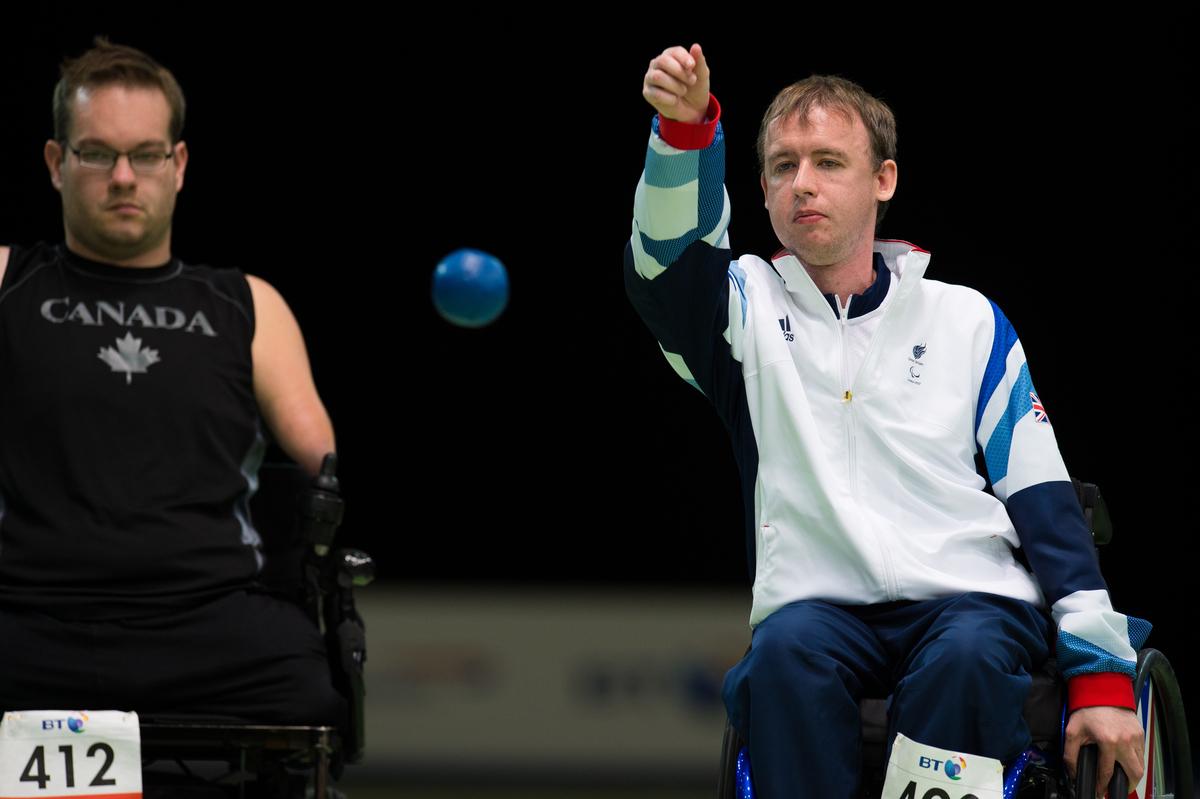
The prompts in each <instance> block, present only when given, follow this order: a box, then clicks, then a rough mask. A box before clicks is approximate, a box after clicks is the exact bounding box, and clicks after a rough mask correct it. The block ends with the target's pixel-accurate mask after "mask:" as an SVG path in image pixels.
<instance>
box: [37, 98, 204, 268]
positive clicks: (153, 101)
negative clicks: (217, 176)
mask: <svg viewBox="0 0 1200 799" xmlns="http://www.w3.org/2000/svg"><path fill="white" fill-rule="evenodd" d="M74 99H75V103H74V110H73V115H72V120H71V127H70V139H69V140H68V142H67V144H69V145H70V147H73V148H75V149H76V150H88V149H92V150H97V149H98V150H110V151H117V152H124V153H130V152H138V153H140V152H158V153H168V152H173V156H172V157H171V158H170V159H166V160H165V161H164V162H163V164H162V166H161V167H160V168H159V169H157V170H156V171H153V172H150V173H144V172H135V171H134V169H133V165H132V164H131V163H130V160H129V158H127V157H120V158H118V159H117V163H116V164H115V165H114V166H113V167H112V168H111V169H96V168H93V167H88V166H84V165H83V164H82V163H80V160H79V157H78V156H76V155H75V153H74V152H71V151H70V150H67V149H64V148H63V146H62V145H60V144H59V143H58V142H55V141H49V142H46V148H45V157H46V165H47V166H48V167H49V169H50V179H51V182H52V183H53V184H54V186H55V188H57V189H58V190H59V192H60V193H61V194H62V201H63V224H64V226H65V228H66V235H67V244H68V245H70V246H71V247H72V249H74V250H76V251H78V252H79V253H80V254H82V255H85V256H89V257H92V258H96V259H98V260H102V261H114V262H125V263H133V264H137V265H144V266H146V265H152V264H155V263H164V262H166V260H167V259H168V258H169V257H170V254H171V215H172V214H173V213H174V211H175V194H176V193H177V192H178V191H179V190H180V189H181V188H182V187H183V173H184V170H185V168H186V167H187V148H186V146H185V145H184V144H183V143H182V142H179V143H178V144H175V145H174V146H172V143H171V141H170V138H169V124H170V118H171V109H170V106H169V105H168V103H167V98H166V97H165V96H164V95H163V93H162V92H161V91H159V90H158V89H152V88H141V87H126V86H120V85H110V86H101V87H99V88H95V89H86V88H84V89H79V90H78V91H77V92H76V94H75V98H74Z"/></svg>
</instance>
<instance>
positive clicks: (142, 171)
mask: <svg viewBox="0 0 1200 799" xmlns="http://www.w3.org/2000/svg"><path fill="white" fill-rule="evenodd" d="M63 144H65V145H66V147H67V149H68V150H70V151H71V152H73V153H75V157H76V158H78V159H79V164H80V166H84V167H87V168H88V169H101V170H104V171H108V170H110V169H112V168H113V167H115V166H116V165H117V161H118V160H119V159H120V158H121V156H125V157H126V158H128V159H129V166H130V168H131V169H133V171H134V172H136V173H138V174H139V175H152V174H154V173H155V172H158V171H159V170H161V169H162V168H163V165H164V164H166V163H167V161H170V160H171V159H172V158H174V157H175V150H174V149H171V150H168V151H167V152H165V153H164V152H163V151H161V150H127V151H121V150H110V149H109V148H107V147H95V146H92V145H88V146H87V147H83V148H76V147H72V146H71V144H70V142H63Z"/></svg>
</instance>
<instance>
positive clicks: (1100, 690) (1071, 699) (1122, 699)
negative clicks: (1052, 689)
mask: <svg viewBox="0 0 1200 799" xmlns="http://www.w3.org/2000/svg"><path fill="white" fill-rule="evenodd" d="M1098 705H1109V706H1112V707H1126V708H1129V709H1130V710H1133V709H1134V708H1135V707H1136V704H1135V703H1134V701H1133V680H1131V679H1130V678H1129V677H1128V676H1127V675H1124V674H1116V673H1113V672H1104V673H1101V674H1080V675H1079V676H1078V677H1072V678H1071V679H1070V680H1068V681H1067V711H1068V712H1070V713H1073V712H1075V711H1076V710H1078V709H1079V708H1081V707H1096V706H1098Z"/></svg>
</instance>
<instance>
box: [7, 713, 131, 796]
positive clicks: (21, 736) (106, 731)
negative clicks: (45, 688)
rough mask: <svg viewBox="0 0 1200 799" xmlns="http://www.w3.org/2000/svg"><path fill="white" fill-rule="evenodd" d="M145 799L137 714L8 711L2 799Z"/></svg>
mask: <svg viewBox="0 0 1200 799" xmlns="http://www.w3.org/2000/svg"><path fill="white" fill-rule="evenodd" d="M31 796H36V797H39V798H40V799H54V798H55V797H59V796H62V797H72V799H79V797H87V796H103V797H105V798H106V799H113V798H114V797H118V798H119V799H141V796H142V755H141V737H140V735H139V733H138V717H137V714H136V713H122V712H120V711H118V710H89V711H76V710H22V711H9V712H8V713H5V714H4V720H3V721H2V722H0V799H25V798H26V797H31Z"/></svg>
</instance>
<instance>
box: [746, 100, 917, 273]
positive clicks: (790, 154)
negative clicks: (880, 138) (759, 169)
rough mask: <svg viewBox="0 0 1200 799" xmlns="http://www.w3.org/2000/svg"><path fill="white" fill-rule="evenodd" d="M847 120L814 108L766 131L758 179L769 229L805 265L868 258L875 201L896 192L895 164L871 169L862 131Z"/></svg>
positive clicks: (853, 120)
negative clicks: (803, 115) (764, 201)
mask: <svg viewBox="0 0 1200 799" xmlns="http://www.w3.org/2000/svg"><path fill="white" fill-rule="evenodd" d="M851 117H852V118H849V119H848V118H847V116H846V115H845V114H843V113H842V112H840V111H838V110H833V111H827V110H826V109H824V108H821V107H819V106H818V107H816V108H813V110H812V112H811V113H810V114H809V115H808V118H807V119H801V118H800V117H799V115H797V114H792V115H791V116H788V117H785V118H783V119H778V120H776V121H775V122H773V123H772V124H771V125H770V126H769V127H768V129H767V139H766V146H765V148H764V153H765V160H764V165H763V174H762V176H761V182H762V189H763V195H764V197H765V198H766V206H767V210H768V212H769V213H770V215H771V226H772V227H773V228H774V229H775V235H776V236H778V237H779V241H780V242H781V243H782V244H783V246H784V247H785V248H787V250H788V251H789V252H791V253H792V254H793V255H795V256H796V257H797V258H799V259H800V261H801V262H802V263H804V264H805V265H806V266H810V267H825V266H839V265H841V264H843V263H846V262H848V261H850V260H852V259H854V258H856V257H869V253H870V252H871V244H872V242H873V241H874V238H875V204H876V202H878V201H881V200H889V199H891V197H892V194H893V193H895V190H896V162H895V161H892V160H890V159H889V160H886V161H884V162H883V164H882V166H881V167H880V168H879V169H878V170H876V169H875V168H874V163H873V161H872V158H871V144H870V137H869V136H868V134H867V129H866V127H865V126H864V125H863V123H862V120H861V119H859V118H858V115H857V114H852V115H851Z"/></svg>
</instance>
